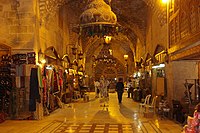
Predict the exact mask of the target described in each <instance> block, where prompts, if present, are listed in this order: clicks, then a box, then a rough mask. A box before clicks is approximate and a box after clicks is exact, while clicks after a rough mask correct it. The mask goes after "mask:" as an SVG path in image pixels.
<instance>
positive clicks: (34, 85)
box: [29, 68, 40, 112]
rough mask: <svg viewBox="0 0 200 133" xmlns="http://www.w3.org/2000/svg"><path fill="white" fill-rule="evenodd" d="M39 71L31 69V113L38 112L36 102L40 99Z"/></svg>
mask: <svg viewBox="0 0 200 133" xmlns="http://www.w3.org/2000/svg"><path fill="white" fill-rule="evenodd" d="M37 70H38V69H37V68H31V76H30V94H29V111H32V112H33V111H36V101H37V100H39V99H40V95H39V83H38V71H37Z"/></svg>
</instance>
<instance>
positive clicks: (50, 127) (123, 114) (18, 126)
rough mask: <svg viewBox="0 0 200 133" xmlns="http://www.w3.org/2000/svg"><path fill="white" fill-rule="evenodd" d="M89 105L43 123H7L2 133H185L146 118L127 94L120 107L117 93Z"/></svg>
mask: <svg viewBox="0 0 200 133" xmlns="http://www.w3.org/2000/svg"><path fill="white" fill-rule="evenodd" d="M88 95H89V97H90V100H89V102H84V101H83V99H79V100H77V101H75V102H73V103H70V104H66V105H64V107H63V108H62V109H57V110H56V111H54V112H52V113H51V114H50V115H49V116H45V117H44V118H43V119H42V120H6V121H5V122H4V123H1V124H0V133H181V131H182V126H181V125H179V124H177V123H175V122H173V121H171V120H168V119H161V118H160V117H159V116H157V115H154V117H153V118H144V116H143V113H142V111H141V112H138V103H137V102H134V101H133V100H132V99H130V98H126V94H124V97H123V100H122V104H118V101H117V95H116V93H110V94H109V100H108V102H106V103H105V104H104V103H102V100H100V99H99V98H94V93H89V94H88Z"/></svg>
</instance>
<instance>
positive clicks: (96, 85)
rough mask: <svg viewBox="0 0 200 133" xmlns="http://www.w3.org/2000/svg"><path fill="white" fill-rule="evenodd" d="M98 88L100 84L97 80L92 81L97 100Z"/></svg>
mask: <svg viewBox="0 0 200 133" xmlns="http://www.w3.org/2000/svg"><path fill="white" fill-rule="evenodd" d="M99 86H100V83H99V81H98V80H96V81H94V87H95V98H99V92H100V90H99Z"/></svg>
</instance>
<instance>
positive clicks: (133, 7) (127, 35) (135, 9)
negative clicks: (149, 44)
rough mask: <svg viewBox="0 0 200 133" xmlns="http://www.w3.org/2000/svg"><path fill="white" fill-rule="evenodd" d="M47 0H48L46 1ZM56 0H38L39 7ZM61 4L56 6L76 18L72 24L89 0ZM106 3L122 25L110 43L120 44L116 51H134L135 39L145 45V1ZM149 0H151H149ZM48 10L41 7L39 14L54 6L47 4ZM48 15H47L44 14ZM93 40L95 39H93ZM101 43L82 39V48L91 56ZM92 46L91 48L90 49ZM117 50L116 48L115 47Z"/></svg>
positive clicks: (124, 52) (127, 0)
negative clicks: (120, 30) (119, 31)
mask: <svg viewBox="0 0 200 133" xmlns="http://www.w3.org/2000/svg"><path fill="white" fill-rule="evenodd" d="M47 1H49V2H47ZM56 1H57V0H40V7H43V6H44V5H45V4H46V5H47V4H49V5H50V4H51V3H55V2H56ZM58 1H60V3H62V4H57V5H56V6H57V7H56V8H59V7H61V6H63V7H64V8H67V10H71V13H72V14H70V15H73V18H76V21H73V23H74V25H75V24H79V22H80V20H79V16H80V15H81V13H82V12H83V11H84V8H85V7H86V5H87V4H88V2H89V1H90V0H58ZM104 1H105V2H106V3H107V4H109V3H110V6H111V8H112V11H113V12H114V13H115V14H116V16H117V22H118V24H120V25H121V26H122V27H123V29H124V30H123V33H120V34H119V35H118V36H115V37H114V38H113V39H112V40H113V41H112V42H111V43H115V46H117V47H118V46H121V49H120V50H119V51H116V52H117V53H121V57H122V58H123V54H127V53H131V55H133V53H134V52H135V51H134V49H135V45H136V42H137V40H139V41H140V43H141V44H142V45H145V36H146V22H147V7H148V6H147V3H148V2H145V1H146V0H104ZM147 1H148V0H147ZM150 1H151V0H150ZM47 7H48V10H49V11H47V10H43V8H41V11H40V12H41V16H43V14H45V13H46V12H49V14H50V13H53V12H55V11H54V9H55V7H52V8H51V6H47ZM44 9H45V8H44ZM46 16H49V15H46ZM94 40H95V41H94ZM100 43H102V40H101V39H99V40H98V39H96V38H90V39H83V41H82V49H83V52H85V53H86V55H87V56H89V57H90V56H92V55H94V53H96V49H95V48H97V47H98V45H99V44H100ZM92 45H97V46H92ZM92 48H93V49H92ZM116 50H118V49H116Z"/></svg>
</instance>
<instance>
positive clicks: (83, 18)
mask: <svg viewBox="0 0 200 133" xmlns="http://www.w3.org/2000/svg"><path fill="white" fill-rule="evenodd" d="M75 29H76V30H75V32H77V33H79V35H81V36H87V37H93V36H98V37H104V36H112V35H115V34H117V33H118V32H119V31H120V26H119V25H118V24H117V17H116V15H115V13H114V12H112V10H111V7H110V6H109V5H108V4H106V3H105V2H104V0H90V1H89V4H88V5H87V6H86V9H85V11H84V12H83V13H82V14H81V15H80V24H79V26H77V27H75Z"/></svg>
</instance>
